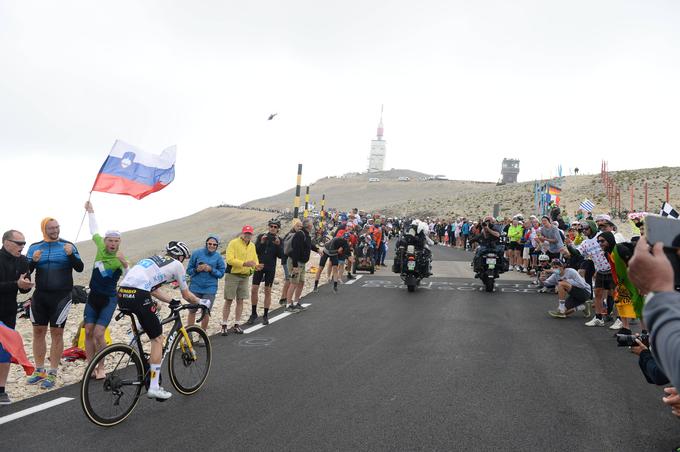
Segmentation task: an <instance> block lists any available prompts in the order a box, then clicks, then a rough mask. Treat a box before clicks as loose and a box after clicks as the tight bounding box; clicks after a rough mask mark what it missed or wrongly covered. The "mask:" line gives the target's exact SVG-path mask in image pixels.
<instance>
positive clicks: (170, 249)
mask: <svg viewBox="0 0 680 452" xmlns="http://www.w3.org/2000/svg"><path fill="white" fill-rule="evenodd" d="M165 251H167V253H168V254H169V255H171V256H172V257H175V258H178V257H185V258H189V256H191V253H190V252H189V248H188V247H187V245H186V244H185V243H184V242H175V241H174V240H173V241H172V242H169V243H168V246H166V247H165Z"/></svg>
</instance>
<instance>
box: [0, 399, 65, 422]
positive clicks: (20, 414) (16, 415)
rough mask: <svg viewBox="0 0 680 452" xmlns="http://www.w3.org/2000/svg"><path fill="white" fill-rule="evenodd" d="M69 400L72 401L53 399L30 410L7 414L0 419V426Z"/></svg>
mask: <svg viewBox="0 0 680 452" xmlns="http://www.w3.org/2000/svg"><path fill="white" fill-rule="evenodd" d="M71 400H73V397H59V398H58V399H54V400H52V401H50V402H45V403H41V404H40V405H36V406H34V407H32V408H26V409H25V410H21V411H17V412H16V413H13V414H8V415H7V416H3V417H0V425H2V424H6V423H8V422H12V421H14V420H17V419H20V418H22V417H25V416H28V415H30V414H33V413H37V412H39V411H43V410H47V409H48V408H52V407H54V406H57V405H61V404H62V403H66V402H70V401H71Z"/></svg>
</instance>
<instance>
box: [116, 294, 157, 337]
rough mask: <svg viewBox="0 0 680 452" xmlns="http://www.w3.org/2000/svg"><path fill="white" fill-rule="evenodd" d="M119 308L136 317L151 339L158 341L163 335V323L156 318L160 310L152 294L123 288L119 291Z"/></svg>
mask: <svg viewBox="0 0 680 452" xmlns="http://www.w3.org/2000/svg"><path fill="white" fill-rule="evenodd" d="M118 308H120V310H121V311H128V312H131V313H133V314H134V315H136V316H137V320H139V324H140V325H141V326H142V329H143V330H144V332H145V333H146V334H147V336H149V339H156V338H157V337H158V336H160V335H161V334H163V327H162V326H161V321H160V319H159V318H158V316H156V311H158V308H157V306H156V302H155V301H153V300H152V299H151V293H150V292H147V291H146V290H141V289H135V288H134V287H121V288H120V289H118Z"/></svg>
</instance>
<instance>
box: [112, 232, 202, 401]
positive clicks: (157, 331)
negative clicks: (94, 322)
mask: <svg viewBox="0 0 680 452" xmlns="http://www.w3.org/2000/svg"><path fill="white" fill-rule="evenodd" d="M165 251H166V255H165V256H151V257H149V258H146V259H142V260H141V261H139V262H138V263H137V264H136V265H135V266H134V267H132V268H131V269H130V270H129V271H128V273H127V274H126V275H125V277H124V278H123V281H122V282H121V283H120V288H119V289H118V306H119V308H120V309H125V310H128V311H130V312H132V313H134V314H135V315H136V316H137V319H138V320H139V324H140V325H141V326H142V329H143V330H144V331H145V332H146V334H147V335H148V336H149V339H151V356H150V357H149V364H150V367H151V368H150V371H151V378H150V382H151V383H150V385H149V390H148V391H147V393H146V395H147V397H148V398H150V399H163V400H165V399H169V398H170V397H171V396H172V394H171V393H169V392H168V391H166V390H165V389H163V388H162V387H161V386H160V385H159V384H158V378H159V376H160V372H161V358H162V351H163V336H162V334H163V327H162V326H161V321H160V319H159V318H158V317H157V316H156V310H157V308H156V302H154V301H153V300H152V298H151V296H153V297H154V298H156V299H158V300H160V301H162V302H164V303H169V304H172V302H173V299H172V297H170V296H168V295H167V294H165V293H163V292H162V291H160V290H158V289H159V287H160V286H161V285H163V284H165V283H169V282H172V281H177V283H178V284H179V289H180V291H181V292H182V298H184V299H185V300H186V301H188V302H189V303H192V304H196V303H201V304H203V305H205V306H209V301H208V300H201V299H199V298H198V297H196V296H195V295H194V294H192V293H191V292H190V291H189V287H188V285H187V281H186V274H185V270H184V264H183V263H184V261H187V260H188V259H189V257H190V256H191V253H190V252H189V248H187V246H186V245H185V244H184V243H183V242H174V241H173V242H170V243H168V245H167V246H166V247H165Z"/></svg>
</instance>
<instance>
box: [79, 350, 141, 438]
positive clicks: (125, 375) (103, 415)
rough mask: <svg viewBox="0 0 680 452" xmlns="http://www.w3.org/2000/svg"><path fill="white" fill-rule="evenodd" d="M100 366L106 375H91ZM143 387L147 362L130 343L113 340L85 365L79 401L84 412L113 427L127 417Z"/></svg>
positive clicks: (95, 420) (96, 420) (91, 418)
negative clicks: (118, 342)
mask: <svg viewBox="0 0 680 452" xmlns="http://www.w3.org/2000/svg"><path fill="white" fill-rule="evenodd" d="M98 366H101V367H103V368H104V371H105V372H106V378H104V379H103V380H95V379H94V378H90V376H91V375H92V374H93V373H94V371H95V369H96V368H97V367H98ZM143 387H144V366H143V365H142V360H141V358H140V357H139V354H138V353H137V352H136V351H135V350H134V349H133V348H132V347H130V346H129V345H125V344H113V345H110V346H108V347H106V348H105V349H103V350H102V351H100V352H99V353H98V354H97V355H96V356H95V357H94V359H93V360H92V362H90V364H89V365H88V366H87V368H86V369H85V374H84V375H83V381H82V383H81V386H80V403H81V406H82V407H83V411H84V412H85V415H86V416H87V417H88V418H89V419H90V421H92V422H94V423H95V424H97V425H100V426H102V427H111V426H114V425H116V424H119V423H120V422H122V421H123V420H125V418H127V417H128V416H129V415H130V413H131V412H132V410H133V409H134V408H135V406H136V405H137V401H138V400H139V394H140V392H141V391H142V388H143Z"/></svg>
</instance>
